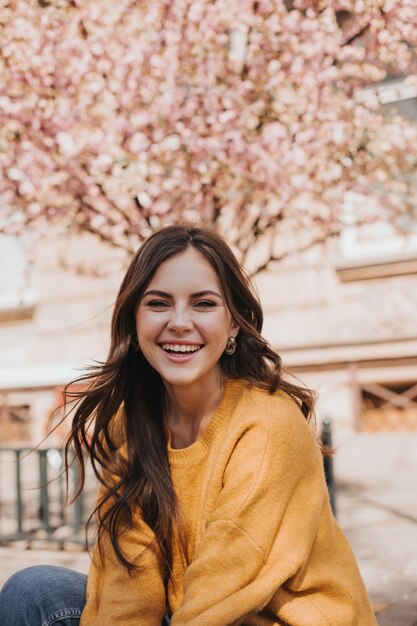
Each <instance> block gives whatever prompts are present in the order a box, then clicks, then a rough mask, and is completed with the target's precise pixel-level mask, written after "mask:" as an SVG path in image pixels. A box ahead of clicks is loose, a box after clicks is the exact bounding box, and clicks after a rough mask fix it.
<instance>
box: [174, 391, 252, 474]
mask: <svg viewBox="0 0 417 626" xmlns="http://www.w3.org/2000/svg"><path fill="white" fill-rule="evenodd" d="M245 384H246V381H243V380H239V379H228V380H226V381H225V384H224V393H223V398H222V400H221V401H220V404H219V406H218V407H217V409H216V411H215V413H214V414H213V416H212V418H211V420H210V422H209V423H208V425H207V428H206V430H205V431H204V434H203V436H202V437H200V439H197V441H194V443H192V444H191V445H190V446H187V447H186V448H172V446H171V435H170V432H169V429H168V427H167V426H165V428H166V432H167V450H168V458H169V462H170V464H171V465H185V464H188V463H197V462H198V461H200V460H201V459H203V458H204V457H205V456H206V455H207V453H208V451H209V450H210V447H211V443H212V441H213V438H214V436H215V434H216V433H217V431H218V430H219V428H220V427H221V425H222V424H223V423H225V421H227V420H226V418H227V416H228V415H230V413H231V410H232V408H233V406H234V404H235V402H236V399H237V398H238V397H239V395H240V394H241V392H242V388H243V386H244V385H245Z"/></svg>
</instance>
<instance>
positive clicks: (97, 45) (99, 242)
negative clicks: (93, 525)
mask: <svg viewBox="0 0 417 626" xmlns="http://www.w3.org/2000/svg"><path fill="white" fill-rule="evenodd" d="M413 5H414V6H413ZM0 22H1V24H2V34H1V52H0V76H1V81H0V84H1V87H0V542H1V546H2V547H1V548H0V561H2V568H3V564H4V568H3V571H4V574H3V578H2V580H1V581H0V583H2V582H4V580H5V578H6V577H7V575H10V574H11V573H12V571H15V570H16V569H19V568H20V567H23V566H25V565H27V564H32V563H34V562H38V561H39V562H44V561H45V560H46V558H48V559H49V561H52V562H63V563H64V564H69V565H70V566H73V567H76V568H79V569H81V570H82V571H86V568H87V567H88V564H87V561H88V559H87V556H86V554H85V552H78V550H82V543H83V531H82V527H83V521H84V520H85V518H86V515H87V512H88V510H89V508H90V507H91V503H92V501H93V500H94V495H95V488H96V487H95V484H94V481H93V480H92V479H90V480H89V481H88V484H87V488H86V491H85V493H84V495H83V497H82V498H81V499H79V500H78V501H77V502H76V503H75V504H73V505H71V506H67V507H65V506H64V500H65V481H64V478H63V476H62V468H63V465H62V452H61V447H62V442H63V441H64V439H65V435H66V431H67V427H68V426H67V424H66V423H65V422H64V423H62V424H61V425H59V426H58V427H57V428H56V429H55V430H54V432H53V433H52V434H51V435H50V436H49V437H47V438H46V439H45V437H46V435H47V433H48V432H49V431H50V430H51V428H53V427H54V426H56V425H57V424H58V422H59V420H60V417H62V413H61V412H60V411H59V410H57V409H58V407H59V406H60V404H61V402H62V392H63V388H64V386H65V384H67V383H68V382H69V381H70V380H72V379H73V378H75V377H77V376H79V375H80V374H81V373H82V371H83V370H85V368H86V367H87V366H88V364H89V363H91V362H92V361H93V360H98V361H100V360H103V359H105V357H106V352H107V348H108V342H109V322H110V317H111V312H112V304H113V302H114V299H115V296H116V293H117V290H118V287H119V283H120V281H121V278H122V276H123V274H124V271H125V269H126V266H127V264H128V261H129V258H130V255H131V254H132V252H134V250H136V249H137V247H138V246H139V245H140V244H141V242H142V241H143V240H144V239H145V238H146V237H147V236H148V235H149V234H150V233H151V232H152V231H153V230H155V229H157V228H159V227H160V226H163V225H165V224H168V223H172V222H176V221H183V220H188V221H194V222H197V223H201V224H205V225H209V226H211V227H212V228H214V229H215V230H217V231H218V232H220V233H221V234H222V235H223V236H224V237H225V238H226V239H227V240H228V242H229V243H230V245H231V246H232V248H233V249H234V251H235V253H236V254H237V256H238V258H239V259H240V260H241V262H242V263H243V265H244V266H245V267H246V269H247V271H248V272H249V273H250V274H251V276H252V277H253V280H254V282H255V284H256V286H257V288H258V290H259V293H260V297H261V301H262V303H263V306H264V312H265V324H264V335H265V337H266V338H267V339H268V340H269V341H270V343H271V345H272V346H273V348H274V349H275V350H276V351H277V352H278V353H279V354H280V355H281V356H282V358H283V362H284V366H285V368H286V370H287V371H288V372H289V373H290V374H292V375H295V376H296V377H298V378H299V379H300V380H302V381H303V382H304V383H305V384H306V385H308V386H310V387H312V388H314V389H315V390H316V391H317V394H318V401H317V428H318V431H319V432H321V431H322V428H323V424H325V425H326V429H327V431H326V432H327V434H329V432H330V434H331V437H332V445H333V446H334V447H335V449H336V453H335V455H334V457H333V467H332V468H331V469H332V471H333V473H334V480H333V481H331V484H330V488H331V490H332V493H333V495H334V500H335V511H336V514H337V517H338V520H339V522H340V524H341V525H342V527H343V529H344V530H345V532H346V533H347V535H348V537H349V539H350V541H351V543H352V546H353V549H354V551H355V554H356V556H357V558H358V561H359V564H360V568H361V571H362V574H363V577H364V579H365V582H366V584H367V587H368V589H369V591H370V593H371V597H372V600H373V602H374V607H375V610H376V612H377V616H378V622H379V624H381V625H382V626H383V625H385V626H386V625H388V624H390V625H391V626H394V625H395V626H406V625H407V626H412V625H413V624H416V623H417V553H416V550H415V546H416V545H417V502H416V493H417V490H416V486H417V485H416V482H417V323H416V310H417V208H416V207H417V184H416V164H417V63H416V61H417V54H416V50H417V47H416V46H417V11H416V7H415V3H414V2H413V1H412V0H398V1H396V0H385V1H383V0H379V1H377V0H369V1H367V0H361V1H359V0H357V1H356V0H346V1H343V0H340V1H308V0H305V1H301V0H300V1H299V2H297V1H295V2H291V1H279V0H275V1H272V0H271V1H269V0H268V1H266V0H265V1H259V2H258V1H257V2H253V1H250V2H249V1H247V0H245V1H240V2H239V3H236V5H235V4H234V3H230V2H225V1H221V0H217V1H216V2H207V0H193V2H190V1H187V0H181V1H180V0H172V1H168V0H154V1H153V2H135V1H132V0H124V1H123V2H119V3H117V4H115V3H112V2H110V1H106V0H101V1H100V2H98V1H89V0H86V1H83V0H72V1H70V0H68V1H66V0H50V1H48V0H42V1H41V0H36V1H35V0H25V1H24V2H20V1H19V0H10V1H8V2H3V3H0ZM38 444H40V447H39V448H38V449H37V450H36V451H35V452H32V453H31V454H30V455H28V454H27V453H28V451H29V450H31V449H33V447H34V446H37V445H38ZM76 480H77V476H76V474H75V469H74V470H73V472H72V473H71V476H70V484H69V488H70V492H73V490H74V485H75V484H76ZM27 547H30V548H32V549H31V551H30V552H28V551H27V550H25V548H27ZM57 548H60V549H61V550H60V551H59V552H56V551H55V552H51V550H52V549H53V550H56V549H57ZM62 548H64V549H65V550H64V551H62ZM11 555H12V556H11ZM329 559H331V555H329Z"/></svg>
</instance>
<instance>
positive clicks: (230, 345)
mask: <svg viewBox="0 0 417 626" xmlns="http://www.w3.org/2000/svg"><path fill="white" fill-rule="evenodd" d="M236 348H237V343H236V339H235V338H234V337H229V339H228V340H227V344H226V347H225V349H224V353H225V354H227V356H232V354H234V353H235V352H236Z"/></svg>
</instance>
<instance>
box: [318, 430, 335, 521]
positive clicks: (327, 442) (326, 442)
mask: <svg viewBox="0 0 417 626" xmlns="http://www.w3.org/2000/svg"><path fill="white" fill-rule="evenodd" d="M321 442H322V444H323V446H324V447H325V448H328V449H329V450H332V448H333V444H332V421H331V420H330V419H329V418H324V419H323V421H322V424H321ZM323 465H324V475H325V477H326V483H327V489H328V491H329V498H330V505H331V507H332V511H333V515H336V484H335V479H334V470H333V457H332V456H325V457H323Z"/></svg>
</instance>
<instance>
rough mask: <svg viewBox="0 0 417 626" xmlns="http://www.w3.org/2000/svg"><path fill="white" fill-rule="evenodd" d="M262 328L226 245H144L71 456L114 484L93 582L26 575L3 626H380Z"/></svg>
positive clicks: (302, 410) (86, 396)
mask: <svg viewBox="0 0 417 626" xmlns="http://www.w3.org/2000/svg"><path fill="white" fill-rule="evenodd" d="M261 329H262V310H261V307H260V304H259V302H258V299H257V297H256V295H255V293H254V291H253V288H252V287H251V285H250V282H249V280H248V279H247V277H246V276H245V275H244V273H243V271H242V269H241V268H240V267H239V265H238V263H237V261H236V259H235V257H234V256H233V254H232V252H231V250H230V249H229V247H228V246H227V244H226V243H225V242H224V241H223V240H222V239H221V238H220V237H219V236H218V235H215V234H213V233H212V232H210V231H207V230H204V229H200V228H195V227H192V226H170V227H167V228H164V229H162V230H161V231H159V232H158V233H156V234H154V235H153V236H152V237H150V238H149V239H148V240H147V241H146V242H145V243H144V244H143V245H142V247H141V248H140V250H139V251H138V253H137V254H136V256H135V258H134V259H133V261H132V263H131V265H130V267H129V269H128V270H127V273H126V276H125V278H124V280H123V283H122V286H121V288H120V291H119V294H118V297H117V301H116V304H115V308H114V314H113V320H112V338H111V347H110V351H109V355H108V358H107V360H106V362H105V363H104V364H103V365H101V366H100V367H97V368H96V369H94V371H93V372H92V373H91V374H90V375H89V376H88V377H87V380H86V382H88V386H87V387H86V390H85V391H84V392H83V393H79V392H78V396H77V397H78V405H77V408H76V410H75V413H74V418H73V423H72V430H71V435H70V438H69V442H68V445H71V446H73V447H74V448H75V450H76V453H77V456H78V460H79V461H80V463H81V464H83V462H84V456H85V451H87V456H88V457H89V459H90V461H91V463H92V464H93V467H94V468H95V470H96V473H97V476H98V478H99V481H100V491H99V497H98V504H97V509H96V517H97V521H98V536H97V542H96V548H95V549H94V553H93V558H92V563H91V569H90V573H89V575H88V579H87V580H86V577H85V576H83V575H82V574H78V573H75V572H71V571H70V570H65V569H61V568H52V567H47V566H45V567H35V568H29V569H27V570H23V571H22V572H19V573H17V574H15V576H14V577H12V578H11V579H10V580H9V582H8V583H7V584H6V586H5V588H4V589H3V592H2V596H1V600H0V623H1V624H2V625H4V626H5V625H6V624H7V626H17V625H19V626H22V625H30V626H37V625H39V626H41V625H42V626H45V625H49V624H64V625H69V624H71V625H74V624H75V623H78V619H80V624H81V626H110V625H112V626H113V625H116V626H119V625H120V626H161V623H162V622H163V621H165V622H166V623H167V622H169V620H170V621H171V625H172V626H229V625H232V624H233V625H238V624H243V625H245V626H273V625H279V624H286V625H289V626H325V625H328V626H374V625H375V624H376V621H375V618H374V616H373V614H372V610H371V608H370V605H369V601H368V597H367V594H366V591H365V588H364V585H363V582H362V580H361V577H360V574H359V571H358V568H357V565H356V563H355V559H354V557H353V554H352V552H351V550H350V547H349V545H348V543H347V541H346V539H345V538H344V536H343V534H342V532H341V530H340V529H339V527H338V525H337V523H336V521H335V520H334V518H333V516H332V513H331V510H330V506H329V499H328V494H327V489H326V484H325V479H324V475H323V464H322V456H321V452H320V448H319V445H318V444H317V443H316V441H315V438H314V436H313V434H312V432H311V429H310V426H309V424H308V419H309V417H310V415H311V412H312V404H313V398H312V394H311V393H310V392H309V391H308V390H306V389H304V388H302V387H299V386H296V385H293V384H290V382H288V381H286V380H285V379H284V378H283V376H282V373H281V362H280V358H279V356H278V355H277V354H276V353H275V352H274V351H273V350H272V349H271V348H270V347H269V345H268V344H267V342H266V341H265V340H264V339H263V338H262V336H261ZM85 587H86V589H87V590H86V595H85Z"/></svg>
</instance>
